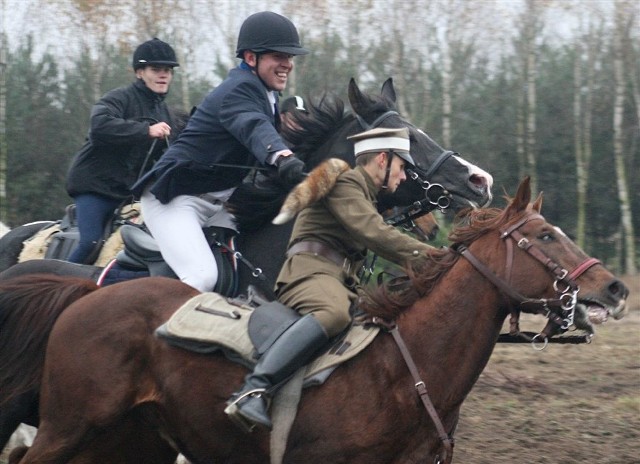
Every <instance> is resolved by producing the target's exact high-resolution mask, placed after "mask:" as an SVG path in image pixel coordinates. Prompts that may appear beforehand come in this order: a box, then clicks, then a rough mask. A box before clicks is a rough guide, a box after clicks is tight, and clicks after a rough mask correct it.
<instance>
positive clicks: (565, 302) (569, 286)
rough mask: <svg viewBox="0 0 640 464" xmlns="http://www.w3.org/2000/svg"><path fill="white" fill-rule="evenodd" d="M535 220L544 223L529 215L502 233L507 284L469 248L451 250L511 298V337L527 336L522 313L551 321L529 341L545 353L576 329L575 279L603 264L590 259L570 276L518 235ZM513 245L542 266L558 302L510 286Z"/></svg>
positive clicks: (538, 218)
mask: <svg viewBox="0 0 640 464" xmlns="http://www.w3.org/2000/svg"><path fill="white" fill-rule="evenodd" d="M534 220H543V221H544V217H543V216H542V215H540V214H538V213H529V214H527V215H526V216H524V217H523V218H521V219H520V220H518V221H516V222H515V223H513V224H511V225H509V226H506V227H505V228H503V229H502V230H500V238H501V239H503V240H505V244H506V247H507V256H506V264H505V276H506V281H505V280H503V279H501V278H500V277H498V276H497V275H496V274H495V273H494V272H493V271H491V270H490V269H489V268H488V267H487V266H486V265H484V264H483V263H482V262H481V261H480V260H478V258H476V257H475V256H474V255H473V254H472V253H471V251H470V250H469V249H468V248H467V247H465V246H463V245H454V246H453V247H452V249H453V250H454V251H455V252H457V253H459V254H460V255H462V256H463V257H464V258H466V259H467V261H469V263H471V265H472V266H473V267H474V268H475V269H476V270H477V271H478V272H480V274H482V275H483V276H484V277H486V278H487V279H488V280H489V281H491V282H492V283H493V284H494V285H495V286H496V287H498V288H499V289H500V291H501V292H502V293H503V294H504V295H505V296H506V297H508V298H509V300H508V305H509V312H510V314H511V319H510V331H509V334H510V335H511V336H526V335H524V334H523V333H522V332H520V328H519V323H518V320H519V315H520V312H521V311H522V310H523V309H526V310H527V312H531V313H534V314H542V315H544V316H545V317H546V318H547V319H548V322H547V325H546V326H545V328H544V329H543V330H542V331H541V332H540V333H538V334H536V335H535V336H534V337H533V338H531V339H530V340H529V341H531V343H532V345H533V346H534V348H536V349H544V348H545V347H546V346H547V343H548V342H549V339H550V338H551V337H552V336H553V335H555V334H557V333H564V332H566V331H567V330H569V328H570V327H571V326H572V325H573V322H574V318H575V309H576V303H577V301H578V300H577V297H578V292H579V291H580V287H579V286H578V284H577V283H576V280H575V279H577V278H578V277H580V276H581V275H582V274H584V273H585V272H586V271H587V270H588V269H590V268H591V267H592V266H595V265H596V264H601V263H600V261H599V260H598V259H596V258H587V259H585V260H584V261H583V262H582V263H580V264H579V265H578V266H576V268H575V269H574V270H572V271H571V272H569V271H567V270H566V269H564V268H563V267H562V266H560V264H558V263H556V262H555V261H554V260H553V259H551V258H549V257H548V256H547V255H546V254H544V252H542V251H541V250H540V248H538V247H536V246H534V245H533V244H532V243H531V242H530V241H529V240H528V239H527V238H526V237H525V236H524V235H523V234H522V233H521V232H520V231H519V229H520V228H521V227H522V226H523V225H525V224H526V223H528V222H530V221H534ZM514 244H515V245H516V246H517V247H518V248H519V249H521V250H523V251H525V252H527V253H528V254H529V255H530V256H532V257H533V258H534V259H535V260H537V261H538V262H539V263H541V264H542V265H543V266H544V267H545V268H546V269H547V270H548V271H549V272H550V273H551V274H552V275H553V276H554V278H555V279H554V282H553V288H554V290H555V291H556V294H557V296H556V298H552V299H547V298H540V299H531V298H528V297H526V296H524V295H522V294H521V293H519V292H518V291H517V290H515V289H514V288H513V287H512V286H511V274H512V272H513V260H514V246H513V245H514ZM514 303H515V304H514ZM585 341H587V342H588V341H590V336H588V337H587V339H586V340H585Z"/></svg>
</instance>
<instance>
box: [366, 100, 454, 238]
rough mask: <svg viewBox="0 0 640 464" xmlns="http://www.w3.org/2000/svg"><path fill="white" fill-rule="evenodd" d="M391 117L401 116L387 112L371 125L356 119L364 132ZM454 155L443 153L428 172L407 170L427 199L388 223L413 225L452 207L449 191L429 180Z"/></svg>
mask: <svg viewBox="0 0 640 464" xmlns="http://www.w3.org/2000/svg"><path fill="white" fill-rule="evenodd" d="M391 116H398V117H400V114H399V113H398V112H397V111H392V110H390V111H387V112H385V113H383V114H381V115H380V116H378V117H377V118H376V119H375V120H374V121H373V122H372V123H371V124H369V123H368V122H367V121H365V120H364V119H363V118H362V117H361V116H360V115H357V114H356V115H355V117H356V119H357V120H358V122H359V123H360V127H362V128H363V129H364V130H369V129H373V128H376V127H378V126H380V124H382V123H383V122H384V121H385V120H386V119H388V118H389V117H391ZM454 155H457V153H455V152H453V151H449V150H445V151H443V152H442V153H440V155H439V156H438V158H437V159H436V161H435V162H434V163H433V164H432V165H431V167H429V169H428V170H426V171H425V170H423V169H421V168H419V167H418V166H414V167H413V169H412V168H407V169H406V171H407V174H408V175H409V178H410V179H411V180H413V181H415V182H418V183H419V184H420V186H421V187H422V189H423V190H424V192H425V198H424V199H422V200H419V201H416V202H414V203H412V204H411V205H409V206H406V207H404V208H402V209H401V210H400V211H399V212H398V213H397V214H395V215H393V216H392V217H390V218H388V219H387V223H389V224H391V225H392V226H400V225H404V224H407V223H411V222H412V221H413V220H414V219H415V218H418V217H420V216H423V215H425V214H427V213H430V212H431V211H433V210H434V209H439V210H440V211H442V212H444V210H445V209H447V208H448V207H449V205H451V193H449V191H447V189H445V188H444V187H443V186H442V185H441V184H436V183H432V182H431V181H430V180H429V179H430V178H431V177H432V176H433V175H434V174H435V173H436V172H437V171H438V169H440V167H441V166H442V165H443V164H444V162H445V161H447V160H448V159H449V158H450V157H451V156H454Z"/></svg>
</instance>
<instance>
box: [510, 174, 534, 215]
mask: <svg viewBox="0 0 640 464" xmlns="http://www.w3.org/2000/svg"><path fill="white" fill-rule="evenodd" d="M530 201H531V179H530V178H529V176H527V177H525V178H524V179H523V180H522V182H520V185H519V186H518V191H517V192H516V196H515V197H513V199H512V200H511V204H510V205H509V208H508V209H509V210H510V211H511V212H514V213H519V212H521V211H524V210H525V209H526V208H527V206H529V202H530Z"/></svg>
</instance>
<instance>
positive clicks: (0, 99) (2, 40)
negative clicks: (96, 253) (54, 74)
mask: <svg viewBox="0 0 640 464" xmlns="http://www.w3.org/2000/svg"><path fill="white" fill-rule="evenodd" d="M4 7H5V5H4V0H0V13H2V18H3V19H2V21H1V22H0V223H6V222H7V215H8V206H7V203H8V202H7V109H6V108H7V77H6V76H7V35H6V34H5V28H4V18H6V15H5V10H4Z"/></svg>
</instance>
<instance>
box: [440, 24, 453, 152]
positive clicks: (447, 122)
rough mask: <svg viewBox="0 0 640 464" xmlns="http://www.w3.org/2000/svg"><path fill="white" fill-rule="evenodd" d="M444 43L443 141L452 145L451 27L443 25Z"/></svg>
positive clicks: (447, 145)
mask: <svg viewBox="0 0 640 464" xmlns="http://www.w3.org/2000/svg"><path fill="white" fill-rule="evenodd" d="M443 27H444V28H445V30H444V41H443V42H444V43H443V44H442V142H443V144H444V146H445V147H450V146H451V111H452V108H451V79H452V76H451V73H452V71H451V49H450V47H449V27H447V25H446V23H445V24H444V25H443Z"/></svg>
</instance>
